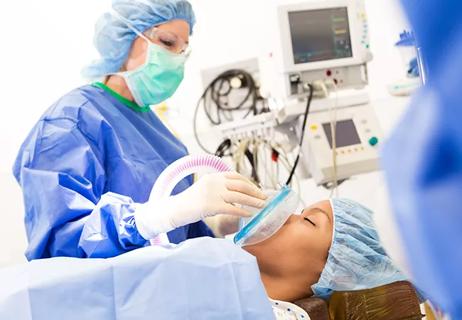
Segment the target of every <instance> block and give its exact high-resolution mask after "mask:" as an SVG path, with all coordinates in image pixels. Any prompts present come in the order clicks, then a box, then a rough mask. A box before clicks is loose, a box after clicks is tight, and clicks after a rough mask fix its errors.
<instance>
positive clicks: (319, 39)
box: [289, 7, 353, 64]
mask: <svg viewBox="0 0 462 320" xmlns="http://www.w3.org/2000/svg"><path fill="white" fill-rule="evenodd" d="M289 24H290V35H291V38H292V48H293V57H294V63H295V64H301V63H308V62H317V61H325V60H333V59H342V58H351V57H352V56H353V51H352V48H351V36H350V23H349V20H348V9H347V8H346V7H342V8H332V9H321V10H306V11H294V12H289Z"/></svg>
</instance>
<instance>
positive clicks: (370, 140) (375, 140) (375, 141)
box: [369, 137, 379, 147]
mask: <svg viewBox="0 0 462 320" xmlns="http://www.w3.org/2000/svg"><path fill="white" fill-rule="evenodd" d="M378 143H379V138H377V137H372V138H370V139H369V144H370V145H371V146H373V147H374V146H376V145H377V144H378Z"/></svg>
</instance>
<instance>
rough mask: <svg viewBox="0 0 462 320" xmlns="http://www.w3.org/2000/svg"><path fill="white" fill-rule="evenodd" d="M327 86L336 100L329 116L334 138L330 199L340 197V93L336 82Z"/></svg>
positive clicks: (330, 107)
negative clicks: (338, 136) (338, 135)
mask: <svg viewBox="0 0 462 320" xmlns="http://www.w3.org/2000/svg"><path fill="white" fill-rule="evenodd" d="M324 84H325V86H326V87H327V85H329V84H330V85H331V86H332V87H333V88H334V91H335V100H334V104H331V105H330V106H329V115H330V120H331V121H330V131H331V137H332V167H333V181H332V182H333V187H332V189H331V193H330V197H331V198H332V196H333V195H334V193H335V196H336V197H338V178H337V177H338V169H337V106H338V91H337V84H336V83H335V81H326V82H325V83H324Z"/></svg>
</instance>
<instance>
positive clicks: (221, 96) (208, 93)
mask: <svg viewBox="0 0 462 320" xmlns="http://www.w3.org/2000/svg"><path fill="white" fill-rule="evenodd" d="M242 89H247V92H246V94H245V96H244V98H242V99H241V100H240V101H238V102H237V103H235V105H230V101H229V100H230V99H229V98H230V96H231V95H232V93H233V92H235V91H236V90H242ZM201 106H203V109H204V113H205V115H206V117H207V119H208V120H209V122H210V123H211V124H212V125H214V126H218V125H220V124H222V123H224V122H229V121H233V120H234V116H233V114H234V113H237V112H240V111H243V110H244V111H245V110H246V109H248V111H247V112H246V113H245V115H244V116H243V118H244V119H245V118H247V117H248V116H249V115H250V114H253V115H258V114H261V113H265V112H268V111H269V108H268V104H267V102H266V100H265V99H264V98H263V97H262V96H261V95H260V91H259V87H258V85H257V83H256V81H255V79H254V78H253V76H252V75H251V74H250V73H248V72H247V71H245V70H241V69H232V70H228V71H225V72H223V73H221V74H220V75H218V76H217V77H216V78H215V79H214V80H213V81H212V82H211V83H210V84H209V85H208V86H207V88H206V89H205V90H204V92H203V94H202V95H201V97H200V98H199V100H198V102H197V105H196V109H195V111H194V119H193V131H194V137H195V139H196V141H197V143H198V145H199V147H200V148H201V149H202V150H204V151H205V152H207V153H209V154H212V152H211V151H210V150H208V149H207V148H206V147H205V146H204V144H203V143H202V141H201V140H200V138H199V134H198V130H197V118H198V114H199V110H200V107H201Z"/></svg>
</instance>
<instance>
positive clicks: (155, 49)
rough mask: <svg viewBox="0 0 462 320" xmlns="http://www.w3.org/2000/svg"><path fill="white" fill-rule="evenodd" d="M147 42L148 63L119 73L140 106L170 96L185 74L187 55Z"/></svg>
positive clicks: (155, 102)
mask: <svg viewBox="0 0 462 320" xmlns="http://www.w3.org/2000/svg"><path fill="white" fill-rule="evenodd" d="M142 37H143V38H144V39H145V40H146V41H147V42H148V48H147V55H146V62H145V63H144V64H143V65H142V66H140V67H138V68H136V69H135V70H130V71H125V72H121V73H119V74H120V75H121V76H122V77H123V78H124V79H125V81H126V83H127V86H128V88H129V89H130V92H131V94H132V96H133V98H134V99H135V102H136V103H137V104H138V105H139V106H141V107H144V106H148V105H153V104H159V103H161V102H162V101H165V100H167V99H168V98H170V97H171V96H172V95H173V94H174V93H175V91H176V90H177V89H178V87H179V85H180V83H181V81H183V77H184V65H185V62H186V58H187V57H186V56H185V55H182V54H175V53H173V52H170V51H168V50H167V49H164V48H162V47H161V46H159V45H156V44H154V43H152V42H150V41H149V40H148V39H146V38H145V37H144V36H142Z"/></svg>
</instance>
